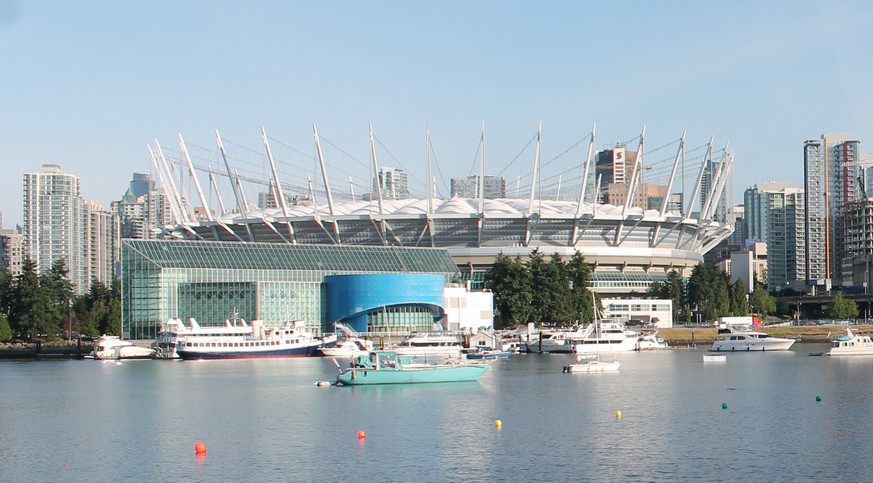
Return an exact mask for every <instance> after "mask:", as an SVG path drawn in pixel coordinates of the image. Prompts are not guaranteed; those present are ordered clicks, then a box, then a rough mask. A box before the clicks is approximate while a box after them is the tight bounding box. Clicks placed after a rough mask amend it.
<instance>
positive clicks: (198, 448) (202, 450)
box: [194, 441, 206, 454]
mask: <svg viewBox="0 0 873 483" xmlns="http://www.w3.org/2000/svg"><path fill="white" fill-rule="evenodd" d="M194 452H195V453H197V454H206V445H205V444H203V443H201V442H200V441H198V442H196V443H194Z"/></svg>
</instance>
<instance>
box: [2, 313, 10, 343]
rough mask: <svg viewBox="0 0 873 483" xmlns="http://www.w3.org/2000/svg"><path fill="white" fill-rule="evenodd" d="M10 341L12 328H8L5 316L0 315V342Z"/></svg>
mask: <svg viewBox="0 0 873 483" xmlns="http://www.w3.org/2000/svg"><path fill="white" fill-rule="evenodd" d="M10 340H12V328H11V327H9V321H8V320H6V316H4V315H3V314H0V342H9V341H10Z"/></svg>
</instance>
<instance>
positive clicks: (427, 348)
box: [391, 330, 463, 358]
mask: <svg viewBox="0 0 873 483" xmlns="http://www.w3.org/2000/svg"><path fill="white" fill-rule="evenodd" d="M462 348H463V347H461V337H460V336H459V334H458V333H456V332H450V331H447V330H432V331H428V332H415V333H412V334H410V335H409V336H407V337H405V338H404V339H403V340H402V341H400V343H399V344H397V345H395V346H393V347H392V348H391V350H392V351H394V352H396V353H397V355H400V356H408V357H428V356H437V357H455V358H460V357H461V349H462Z"/></svg>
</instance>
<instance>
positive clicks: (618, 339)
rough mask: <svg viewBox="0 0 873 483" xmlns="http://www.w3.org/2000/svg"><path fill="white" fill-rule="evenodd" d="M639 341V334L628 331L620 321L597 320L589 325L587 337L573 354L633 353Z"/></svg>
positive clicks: (577, 345)
mask: <svg viewBox="0 0 873 483" xmlns="http://www.w3.org/2000/svg"><path fill="white" fill-rule="evenodd" d="M638 340H639V334H638V333H637V332H635V331H632V330H627V328H625V326H624V324H623V323H622V322H621V321H620V320H618V319H610V320H602V319H597V320H595V321H594V322H592V323H590V324H588V328H587V329H586V331H585V336H584V337H583V338H582V339H581V340H580V341H579V342H578V343H577V344H575V345H574V346H573V352H575V353H577V354H582V353H588V352H594V353H600V352H631V351H633V350H634V349H636V347H637V341H638Z"/></svg>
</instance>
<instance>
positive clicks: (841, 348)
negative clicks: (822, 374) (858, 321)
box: [828, 327, 873, 356]
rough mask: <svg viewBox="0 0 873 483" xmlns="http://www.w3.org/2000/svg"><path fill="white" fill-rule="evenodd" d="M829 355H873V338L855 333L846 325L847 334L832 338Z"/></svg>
mask: <svg viewBox="0 0 873 483" xmlns="http://www.w3.org/2000/svg"><path fill="white" fill-rule="evenodd" d="M828 355H829V356H873V339H871V338H870V336H869V335H855V334H854V333H853V332H852V330H851V329H849V328H848V327H846V335H841V336H838V337H835V338H834V339H832V340H831V350H830V351H828Z"/></svg>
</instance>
